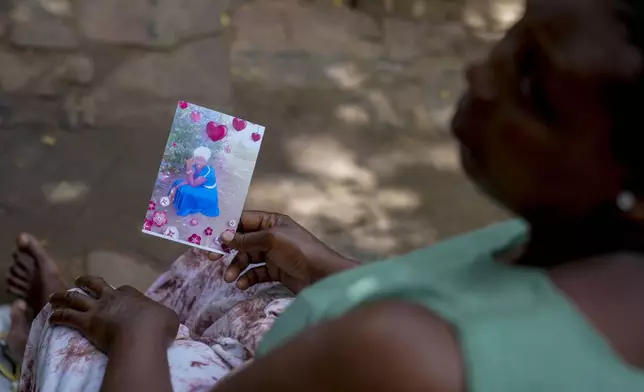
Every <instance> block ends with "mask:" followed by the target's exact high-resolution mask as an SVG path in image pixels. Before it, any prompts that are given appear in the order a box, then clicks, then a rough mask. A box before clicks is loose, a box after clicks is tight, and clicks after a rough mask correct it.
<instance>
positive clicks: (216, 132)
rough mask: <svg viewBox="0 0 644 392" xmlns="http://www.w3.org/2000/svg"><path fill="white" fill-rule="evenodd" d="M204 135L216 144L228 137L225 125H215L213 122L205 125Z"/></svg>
mask: <svg viewBox="0 0 644 392" xmlns="http://www.w3.org/2000/svg"><path fill="white" fill-rule="evenodd" d="M206 134H207V135H208V137H209V138H210V140H212V141H213V142H218V141H220V140H221V139H223V138H225V137H226V135H228V127H226V126H225V125H217V124H216V123H215V122H213V121H210V122H209V123H208V124H206Z"/></svg>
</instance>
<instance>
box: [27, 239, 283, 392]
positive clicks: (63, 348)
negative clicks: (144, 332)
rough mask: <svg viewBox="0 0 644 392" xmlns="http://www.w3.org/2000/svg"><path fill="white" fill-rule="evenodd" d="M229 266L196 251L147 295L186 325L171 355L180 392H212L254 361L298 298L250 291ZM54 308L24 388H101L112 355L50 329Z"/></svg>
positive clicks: (267, 289) (39, 325) (34, 347)
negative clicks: (227, 278)
mask: <svg viewBox="0 0 644 392" xmlns="http://www.w3.org/2000/svg"><path fill="white" fill-rule="evenodd" d="M227 264H228V263H226V262H224V261H215V262H213V261H210V260H208V258H207V256H206V255H205V254H204V253H203V252H201V251H197V250H190V251H188V252H186V253H185V254H184V255H183V256H181V257H180V258H179V259H177V260H176V261H175V262H174V263H173V265H172V267H171V268H170V269H169V270H168V271H167V272H165V273H164V274H163V275H161V277H159V279H158V280H157V281H156V282H155V283H154V284H153V285H152V286H151V287H150V288H149V289H148V291H147V292H146V294H147V295H148V296H149V297H150V298H152V299H154V300H156V301H157V302H160V303H162V304H164V305H166V306H168V307H169V308H171V309H173V310H174V311H175V312H176V313H177V315H178V316H179V319H180V321H181V324H182V325H181V327H180V329H179V333H178V334H177V339H176V340H175V343H174V344H173V345H172V347H170V349H169V350H168V360H169V363H170V373H171V376H172V383H173V387H174V390H176V391H182V390H195V389H197V390H199V389H198V388H199V387H203V390H208V389H209V388H210V387H212V385H214V384H215V383H216V382H217V381H218V380H219V379H220V378H222V377H223V376H225V375H226V374H227V373H228V372H230V371H231V370H233V369H235V368H237V367H239V366H241V365H242V364H243V363H244V362H246V361H248V360H250V359H252V358H253V356H254V354H255V349H256V347H257V344H258V342H259V341H260V340H261V338H262V336H263V335H264V333H266V331H268V329H269V328H270V326H271V325H272V323H273V321H274V320H275V318H276V317H277V316H278V315H279V314H280V313H281V312H282V311H283V310H284V309H285V308H286V306H288V304H289V303H290V301H291V299H292V293H291V292H290V291H288V289H286V288H284V287H283V286H281V285H278V284H262V285H257V286H255V287H253V288H251V289H249V290H247V291H244V292H242V291H240V290H238V289H237V288H236V287H235V285H231V284H226V283H225V282H224V281H223V273H224V271H225V268H226V266H227ZM50 312H51V309H50V308H49V305H47V306H46V307H45V309H43V311H42V312H41V313H40V314H39V315H38V316H37V317H36V319H35V320H34V322H33V325H32V329H31V333H30V335H29V341H28V343H27V349H26V351H25V360H24V362H23V371H22V377H21V387H20V389H21V390H23V391H31V390H40V391H93V390H94V391H98V390H99V388H100V384H101V381H102V378H103V373H104V371H105V365H106V363H107V357H106V356H105V355H104V354H103V353H101V352H100V351H98V350H96V349H95V348H94V347H93V346H92V345H91V344H90V343H89V342H88V341H87V340H86V339H84V338H83V337H82V336H81V335H80V334H79V333H78V332H76V331H74V330H71V329H68V328H65V327H51V326H49V324H48V323H47V319H48V317H49V314H50Z"/></svg>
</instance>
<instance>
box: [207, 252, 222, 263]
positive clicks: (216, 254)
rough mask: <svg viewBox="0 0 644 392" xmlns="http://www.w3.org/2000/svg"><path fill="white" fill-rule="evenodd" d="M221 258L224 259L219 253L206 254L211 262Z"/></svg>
mask: <svg viewBox="0 0 644 392" xmlns="http://www.w3.org/2000/svg"><path fill="white" fill-rule="evenodd" d="M222 257H224V255H222V254H221V253H215V252H210V253H208V258H209V259H210V260H212V261H217V260H219V259H221V258H222Z"/></svg>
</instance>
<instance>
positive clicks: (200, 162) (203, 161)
mask: <svg viewBox="0 0 644 392" xmlns="http://www.w3.org/2000/svg"><path fill="white" fill-rule="evenodd" d="M206 163H207V162H206V159H205V158H204V157H195V165H196V166H197V167H198V168H199V169H201V168H202V167H204V166H206Z"/></svg>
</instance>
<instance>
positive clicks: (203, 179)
mask: <svg viewBox="0 0 644 392" xmlns="http://www.w3.org/2000/svg"><path fill="white" fill-rule="evenodd" d="M187 180H188V184H187V185H190V186H192V187H197V186H201V185H203V183H204V182H206V177H197V178H194V177H193V176H192V175H189V176H188V177H187Z"/></svg>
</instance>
